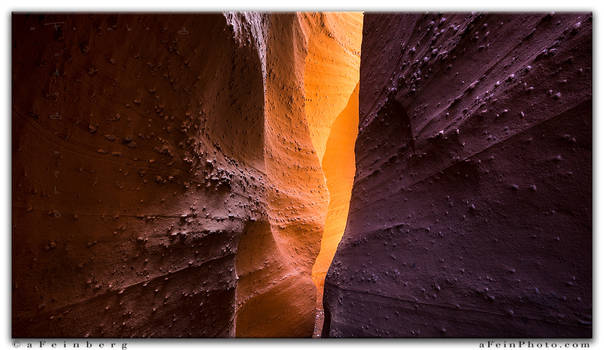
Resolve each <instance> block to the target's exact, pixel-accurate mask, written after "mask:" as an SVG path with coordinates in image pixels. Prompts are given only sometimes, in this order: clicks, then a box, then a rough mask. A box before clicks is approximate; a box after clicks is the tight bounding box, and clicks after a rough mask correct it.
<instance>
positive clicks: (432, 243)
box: [323, 13, 592, 337]
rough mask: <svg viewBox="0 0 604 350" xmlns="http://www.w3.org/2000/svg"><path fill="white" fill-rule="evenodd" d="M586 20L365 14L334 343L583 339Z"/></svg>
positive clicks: (331, 315) (587, 256)
mask: <svg viewBox="0 0 604 350" xmlns="http://www.w3.org/2000/svg"><path fill="white" fill-rule="evenodd" d="M591 77H592V17H591V15H590V14H570V13H567V14H444V15H437V14H427V15H423V14H373V13H366V14H365V17H364V28H363V43H362V55H361V78H360V97H359V99H360V100H359V104H360V107H359V108H360V113H359V118H360V120H359V136H358V139H357V143H356V149H355V153H356V169H357V170H356V176H355V182H354V187H353V192H352V199H351V204H350V213H349V217H348V223H347V228H346V231H345V234H344V237H343V239H342V241H341V243H340V245H339V247H338V250H337V253H336V256H335V258H334V261H333V263H332V265H331V267H330V269H329V272H328V275H327V279H326V283H325V297H324V306H325V318H326V321H325V326H324V330H323V334H324V335H325V336H331V337H349V336H355V337H376V336H385V337H439V336H445V337H590V336H591V334H592V326H591V319H592V79H591Z"/></svg>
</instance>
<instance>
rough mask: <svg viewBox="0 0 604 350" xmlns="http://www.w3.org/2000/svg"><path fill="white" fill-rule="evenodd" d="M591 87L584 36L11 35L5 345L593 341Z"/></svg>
mask: <svg viewBox="0 0 604 350" xmlns="http://www.w3.org/2000/svg"><path fill="white" fill-rule="evenodd" d="M592 73H593V72H592V15H591V14H585V13H562V14H555V13H549V14H545V13H523V14H521V13H517V14H498V13H490V14H475V13H472V14H469V13H446V14H437V13H428V14H420V13H408V14H404V13H365V14H363V13H344V12H342V13H303V12H300V13H256V12H238V13H205V14H192V13H191V14H184V13H181V14H159V13H157V14H134V13H130V14H125V13H124V14H85V13H79V14H59V13H55V14H46V15H45V14H25V13H15V14H13V15H12V77H11V79H12V99H13V105H12V140H11V142H12V223H11V225H12V335H13V337H29V338H43V337H99V338H100V337H112V338H121V337H310V336H312V335H313V331H314V333H315V336H316V335H317V333H320V332H321V329H322V336H324V337H489V338H495V337H515V338H521V337H558V338H559V337H575V338H578V337H590V336H591V335H592V189H591V186H592ZM332 259H333V260H332ZM323 307H324V309H325V310H324V311H325V320H324V323H323V319H322V312H323V310H322V309H323Z"/></svg>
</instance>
